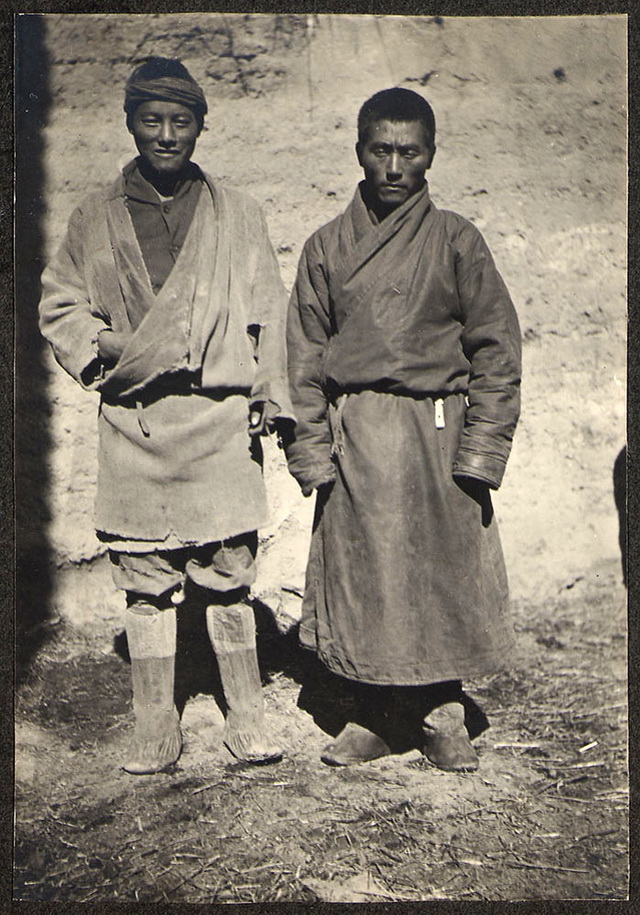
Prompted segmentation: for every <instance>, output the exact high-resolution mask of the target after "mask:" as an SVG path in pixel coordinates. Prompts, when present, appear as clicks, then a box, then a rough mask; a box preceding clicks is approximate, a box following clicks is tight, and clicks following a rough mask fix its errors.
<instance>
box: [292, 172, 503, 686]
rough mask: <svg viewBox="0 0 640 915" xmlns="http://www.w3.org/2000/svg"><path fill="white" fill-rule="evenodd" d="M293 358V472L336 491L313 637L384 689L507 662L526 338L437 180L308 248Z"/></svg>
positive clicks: (318, 532)
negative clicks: (510, 472) (510, 497)
mask: <svg viewBox="0 0 640 915" xmlns="http://www.w3.org/2000/svg"><path fill="white" fill-rule="evenodd" d="M288 359H289V377H290V389H291V394H292V402H293V408H294V412H295V413H296V417H297V426H296V431H295V440H294V441H293V442H292V443H290V445H289V446H288V454H287V456H288V460H289V468H290V470H291V472H292V473H293V474H294V476H296V478H297V479H298V481H299V483H300V485H301V486H302V489H303V491H304V492H306V493H309V492H311V491H312V489H313V488H315V487H321V488H320V490H319V493H318V498H317V506H316V519H315V524H314V531H313V535H312V542H311V551H310V556H309V563H308V567H307V578H306V589H305V597H304V601H303V616H302V623H301V627H300V635H301V640H302V643H303V644H304V645H305V646H307V647H309V648H312V649H314V650H315V651H316V652H317V653H318V655H319V657H320V658H321V660H322V661H323V662H324V663H325V664H326V665H327V666H328V667H329V668H330V669H332V670H333V671H335V672H337V673H339V674H341V675H343V676H346V677H349V678H352V679H355V680H360V681H363V682H369V683H381V684H384V683H386V684H396V685H403V684H404V685H418V684H425V683H432V682H437V681H441V680H449V679H459V678H462V677H467V676H470V675H473V674H481V673H485V672H488V671H490V670H493V669H496V668H497V667H499V666H501V665H502V664H504V663H505V661H506V660H507V659H508V655H509V651H510V649H511V648H512V644H513V637H512V632H511V627H510V625H509V620H508V588H507V578H506V573H505V568H504V561H503V556H502V549H501V545H500V540H499V535H498V530H497V525H496V520H495V517H494V515H493V509H492V505H491V497H490V492H489V487H490V488H493V489H496V488H498V486H499V485H500V483H501V480H502V476H503V473H504V468H505V464H506V461H507V457H508V454H509V450H510V447H511V440H512V436H513V432H514V429H515V425H516V422H517V418H518V413H519V403H520V400H519V386H520V333H519V327H518V321H517V317H516V313H515V310H514V308H513V305H512V302H511V299H510V297H509V294H508V292H507V290H506V287H505V285H504V282H503V281H502V279H501V277H500V275H499V273H498V271H497V269H496V267H495V265H494V262H493V260H492V258H491V254H490V253H489V250H488V248H487V246H486V244H485V242H484V240H483V238H482V236H481V235H480V233H479V232H478V230H477V229H476V228H475V227H474V226H473V225H472V224H471V223H469V222H467V221H466V220H465V219H463V218H462V217H460V216H458V215H456V214H454V213H450V212H446V211H440V210H437V209H436V208H435V207H434V206H433V204H432V203H431V202H430V199H429V194H428V189H427V187H425V188H424V189H423V190H422V191H420V192H419V193H418V194H416V195H414V196H412V197H411V198H410V199H409V200H408V201H406V202H405V203H404V204H403V205H402V206H401V207H399V208H398V209H397V210H395V211H393V212H392V213H391V214H390V215H389V216H388V217H387V218H386V219H384V220H383V221H382V222H380V223H379V224H376V223H375V221H374V218H373V217H372V215H371V214H370V213H369V211H368V210H367V207H366V205H365V202H364V200H363V197H362V188H358V191H357V192H356V195H355V197H354V199H353V201H352V203H351V204H350V206H349V208H348V209H347V210H346V212H345V213H344V214H343V215H342V216H340V217H339V218H337V219H335V220H334V221H333V222H331V223H329V224H328V225H326V226H324V227H323V228H321V229H320V230H318V231H317V232H316V233H315V234H314V235H313V236H312V237H311V238H310V239H309V240H308V242H307V244H306V245H305V248H304V251H303V254H302V257H301V261H300V266H299V270H298V277H297V281H296V285H295V288H294V291H293V294H292V297H291V302H290V308H289V319H288ZM465 478H466V479H467V481H466V482H465ZM469 478H470V479H471V482H468V480H469ZM325 483H326V484H328V485H327V486H323V485H322V484H325Z"/></svg>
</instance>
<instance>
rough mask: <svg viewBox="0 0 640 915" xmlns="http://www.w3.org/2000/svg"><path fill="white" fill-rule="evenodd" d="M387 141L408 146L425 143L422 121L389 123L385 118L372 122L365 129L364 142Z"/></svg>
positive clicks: (424, 130)
mask: <svg viewBox="0 0 640 915" xmlns="http://www.w3.org/2000/svg"><path fill="white" fill-rule="evenodd" d="M374 140H375V141H378V142H380V141H382V140H385V141H389V142H394V143H398V144H404V145H408V144H411V143H425V142H426V141H427V136H426V129H425V126H424V124H423V123H422V121H417V120H416V121H390V120H388V119H387V118H381V119H380V120H376V121H372V122H371V123H370V124H369V125H368V127H367V135H366V141H367V142H371V141H374Z"/></svg>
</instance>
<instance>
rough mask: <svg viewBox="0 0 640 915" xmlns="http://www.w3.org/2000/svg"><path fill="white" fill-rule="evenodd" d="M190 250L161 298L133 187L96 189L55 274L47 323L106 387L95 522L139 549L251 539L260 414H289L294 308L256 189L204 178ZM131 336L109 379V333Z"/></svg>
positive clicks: (68, 354) (81, 378) (57, 349)
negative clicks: (256, 410) (264, 404)
mask: <svg viewBox="0 0 640 915" xmlns="http://www.w3.org/2000/svg"><path fill="white" fill-rule="evenodd" d="M203 179H204V185H203V187H202V191H201V193H200V195H199V198H198V203H197V206H196V210H195V213H194V216H193V219H192V221H191V225H190V227H189V230H188V233H187V236H186V238H185V241H184V244H183V246H182V248H181V250H180V253H179V255H178V257H177V260H176V263H175V264H174V266H173V269H172V270H171V272H170V274H169V276H168V278H167V280H166V281H165V283H164V285H163V286H162V288H161V290H160V291H159V293H158V294H157V295H154V293H153V291H152V288H151V283H150V280H149V276H148V273H147V270H146V267H145V264H144V260H143V256H142V252H141V249H140V245H139V243H138V239H137V237H136V234H135V230H134V227H133V223H132V220H131V217H130V214H129V212H128V210H127V207H126V205H125V184H124V180H123V177H122V176H120V177H119V179H118V180H117V181H116V182H115V183H114V184H113V185H111V187H110V188H108V189H107V190H106V191H101V192H98V193H95V194H93V195H91V196H90V197H89V198H88V199H87V200H86V201H85V202H84V203H82V204H81V205H80V207H78V209H77V210H76V211H75V212H74V214H73V215H72V217H71V220H70V223H69V229H68V232H67V236H66V238H65V240H64V242H63V244H62V246H61V248H60V250H59V252H58V254H57V256H56V257H55V258H54V260H53V261H52V263H51V264H50V265H49V266H48V267H47V269H46V270H45V271H44V273H43V278H42V283H43V295H42V299H41V303H40V326H41V330H42V332H43V334H44V336H45V337H46V338H47V339H48V340H49V342H50V343H51V345H52V347H53V351H54V354H55V356H56V359H57V360H58V362H59V363H60V364H61V365H62V366H63V367H64V368H65V369H66V370H67V371H68V372H69V374H70V375H71V376H72V377H73V378H75V379H76V381H78V382H79V383H80V384H81V385H82V386H83V387H85V388H87V389H88V390H98V391H99V392H100V395H101V396H100V406H99V417H98V427H99V450H98V487H97V498H96V527H97V529H98V533H99V536H101V537H102V538H103V539H105V540H107V541H108V542H109V543H110V544H111V545H112V546H113V545H115V546H116V547H119V548H121V549H127V550H129V551H136V550H138V551H141V552H144V551H147V550H148V549H149V548H151V547H153V548H164V549H170V548H177V547H181V546H188V545H198V544H204V543H209V542H214V541H219V540H224V539H226V538H229V537H231V536H234V535H236V534H240V533H243V532H245V531H252V530H255V529H256V528H258V527H259V526H260V525H261V524H263V523H264V522H265V520H266V518H267V506H266V498H265V491H264V484H263V480H262V472H261V452H260V445H259V442H258V441H255V440H252V439H251V437H250V436H249V434H248V413H249V405H250V404H251V403H253V402H257V401H271V402H272V403H274V404H276V405H277V408H278V415H279V416H280V417H284V418H291V409H290V402H289V396H288V391H287V385H286V360H285V346H284V313H285V309H286V298H285V293H284V289H283V286H282V282H281V280H280V276H279V271H278V266H277V262H276V259H275V255H274V253H273V249H272V247H271V244H270V242H269V238H268V234H267V227H266V223H265V220H264V217H263V215H262V212H261V210H260V208H259V207H258V205H257V204H256V203H255V202H254V201H253V200H252V199H251V198H249V197H247V196H246V195H244V194H242V193H239V192H237V191H233V190H226V189H222V188H220V187H218V186H217V185H214V183H213V182H212V181H211V179H210V178H209V177H208V176H204V175H203ZM106 327H109V328H112V329H113V330H114V331H133V334H132V336H131V337H130V340H129V341H128V343H127V345H126V347H125V349H124V351H123V353H122V355H121V357H120V359H119V360H118V362H117V363H116V365H115V366H114V367H113V368H112V369H111V370H109V371H106V372H104V371H102V372H101V371H99V362H98V360H97V336H98V333H99V332H100V330H102V329H104V328H106Z"/></svg>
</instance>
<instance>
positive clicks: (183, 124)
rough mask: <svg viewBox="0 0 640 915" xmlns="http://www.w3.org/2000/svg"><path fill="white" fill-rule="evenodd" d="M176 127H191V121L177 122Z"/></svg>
mask: <svg viewBox="0 0 640 915" xmlns="http://www.w3.org/2000/svg"><path fill="white" fill-rule="evenodd" d="M175 125H176V127H182V128H183V129H184V128H186V127H191V121H176V122H175Z"/></svg>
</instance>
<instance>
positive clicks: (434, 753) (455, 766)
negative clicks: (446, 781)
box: [423, 702, 479, 772]
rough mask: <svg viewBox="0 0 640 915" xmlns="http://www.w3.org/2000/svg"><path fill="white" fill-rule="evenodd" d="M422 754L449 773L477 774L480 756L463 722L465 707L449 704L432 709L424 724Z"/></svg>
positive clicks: (454, 703)
mask: <svg viewBox="0 0 640 915" xmlns="http://www.w3.org/2000/svg"><path fill="white" fill-rule="evenodd" d="M423 733H424V747H423V753H424V755H425V756H426V757H427V759H428V760H429V762H431V763H433V765H434V766H437V767H438V769H444V770H445V771H446V772H475V770H476V769H477V768H478V765H479V762H478V754H477V753H476V751H475V750H474V748H473V745H472V743H471V741H470V739H469V734H468V732H467V729H466V727H465V723H464V708H463V706H462V705H461V704H460V703H459V702H447V703H446V704H444V705H441V706H439V707H438V708H435V709H433V710H432V711H431V712H430V713H429V715H428V716H427V718H425V720H424V723H423Z"/></svg>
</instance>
